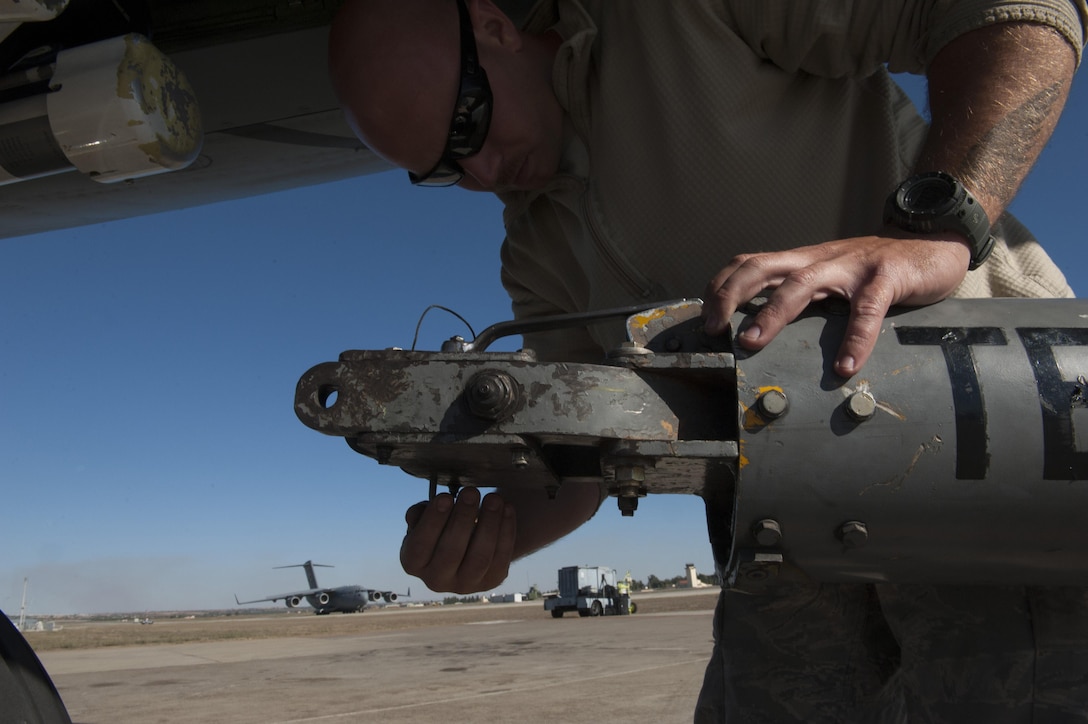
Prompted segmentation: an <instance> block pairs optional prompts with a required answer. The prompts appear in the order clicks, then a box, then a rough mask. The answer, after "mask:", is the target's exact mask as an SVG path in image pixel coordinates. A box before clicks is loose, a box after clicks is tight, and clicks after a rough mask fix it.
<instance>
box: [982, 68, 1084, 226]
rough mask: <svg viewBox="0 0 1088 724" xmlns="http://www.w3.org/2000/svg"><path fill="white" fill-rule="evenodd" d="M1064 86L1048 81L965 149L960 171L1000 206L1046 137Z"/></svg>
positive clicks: (1016, 186) (1013, 191)
mask: <svg viewBox="0 0 1088 724" xmlns="http://www.w3.org/2000/svg"><path fill="white" fill-rule="evenodd" d="M1067 90H1068V89H1067V87H1066V84H1065V83H1063V82H1061V81H1057V82H1054V83H1051V84H1050V85H1049V86H1047V87H1046V88H1042V89H1040V90H1039V92H1038V93H1036V94H1035V95H1034V96H1032V97H1031V98H1029V99H1028V100H1027V101H1025V102H1024V103H1022V104H1021V105H1020V106H1018V107H1016V108H1013V109H1012V110H1010V111H1009V112H1008V114H1007V115H1005V116H1004V117H1002V118H1001V119H1000V120H998V121H997V123H996V124H995V125H994V126H993V128H991V129H990V130H989V131H988V132H987V133H986V134H985V135H984V136H983V137H982V138H980V139H979V140H978V142H977V143H975V144H973V145H972V146H971V147H970V148H969V149H968V152H967V155H966V157H965V158H964V161H963V168H962V169H961V172H960V173H961V175H962V176H963V177H966V178H972V179H976V181H977V182H978V183H982V184H985V185H986V187H987V188H988V189H989V191H990V193H991V194H993V195H994V196H995V197H996V198H998V199H999V200H1000V202H1001V205H1002V206H1006V205H1008V203H1009V202H1010V201H1011V200H1012V198H1013V196H1015V195H1016V192H1017V190H1018V189H1019V188H1020V184H1021V183H1022V182H1023V180H1024V178H1025V177H1026V176H1027V174H1028V171H1030V170H1031V166H1032V164H1033V162H1034V160H1035V157H1036V156H1037V155H1038V152H1039V150H1040V149H1041V148H1042V146H1043V145H1044V144H1045V143H1046V139H1047V138H1049V137H1050V133H1051V131H1052V130H1053V129H1054V126H1055V125H1056V123H1057V120H1058V116H1059V115H1060V114H1061V109H1062V106H1063V104H1064V101H1065V97H1066V91H1067Z"/></svg>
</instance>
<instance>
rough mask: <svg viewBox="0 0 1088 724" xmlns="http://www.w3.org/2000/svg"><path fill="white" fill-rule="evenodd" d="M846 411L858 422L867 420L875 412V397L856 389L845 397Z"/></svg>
mask: <svg viewBox="0 0 1088 724" xmlns="http://www.w3.org/2000/svg"><path fill="white" fill-rule="evenodd" d="M846 413H847V414H848V415H850V417H852V418H854V419H855V420H857V421H858V422H863V421H865V420H868V419H869V418H870V417H872V416H873V415H875V414H876V398H875V397H873V396H872V395H871V394H869V393H868V392H865V391H862V390H858V391H857V392H854V393H853V394H851V395H850V396H849V397H847V398H846Z"/></svg>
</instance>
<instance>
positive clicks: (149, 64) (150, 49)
mask: <svg viewBox="0 0 1088 724" xmlns="http://www.w3.org/2000/svg"><path fill="white" fill-rule="evenodd" d="M117 96H118V97H119V98H124V99H126V100H133V101H135V102H136V103H137V104H139V107H140V110H141V111H142V112H143V114H144V115H145V116H147V117H148V118H156V119H158V121H159V123H160V124H161V126H162V128H163V131H164V132H156V134H155V140H154V141H149V142H147V143H143V144H141V145H140V147H139V148H140V150H141V151H143V152H144V153H145V154H147V157H148V160H149V161H150V162H151V163H154V164H156V165H159V166H162V167H164V168H176V167H178V166H179V165H187V164H188V163H189V162H191V161H192V160H193V159H195V158H196V156H197V155H198V154H199V152H200V148H201V145H202V144H203V140H204V124H203V121H202V119H201V116H200V107H199V105H198V104H197V98H196V92H195V91H194V90H193V87H192V86H191V85H190V84H189V79H188V78H186V77H185V75H184V74H183V73H182V72H181V69H180V68H178V67H177V66H176V65H174V63H173V61H171V60H170V58H168V57H167V56H165V55H163V54H162V53H161V52H160V51H159V50H158V49H157V48H156V47H155V46H154V45H152V44H151V43H150V42H149V41H148V40H147V39H146V38H144V37H143V36H141V35H136V34H130V35H127V36H125V59H124V61H123V62H122V63H121V64H120V65H118V67H117Z"/></svg>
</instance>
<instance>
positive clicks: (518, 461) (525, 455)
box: [510, 447, 529, 470]
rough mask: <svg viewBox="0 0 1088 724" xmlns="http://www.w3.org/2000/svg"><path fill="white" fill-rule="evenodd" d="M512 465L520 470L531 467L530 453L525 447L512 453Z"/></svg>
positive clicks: (518, 448) (517, 448)
mask: <svg viewBox="0 0 1088 724" xmlns="http://www.w3.org/2000/svg"><path fill="white" fill-rule="evenodd" d="M510 464H511V465H513V466H514V467H515V468H516V469H518V470H524V469H525V468H527V467H529V451H528V450H526V449H525V448H523V447H516V448H514V449H513V450H511V451H510Z"/></svg>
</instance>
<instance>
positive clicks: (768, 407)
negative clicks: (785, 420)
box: [756, 390, 790, 420]
mask: <svg viewBox="0 0 1088 724" xmlns="http://www.w3.org/2000/svg"><path fill="white" fill-rule="evenodd" d="M756 406H757V407H758V409H759V414H761V415H762V416H763V417H766V418H767V419H769V420H777V419H778V418H780V417H782V416H783V415H785V414H786V413H787V412H788V411H789V409H790V401H789V400H788V399H786V394H785V393H784V392H782V390H767V391H766V392H764V393H763V394H762V395H760V396H759V399H757V400H756Z"/></svg>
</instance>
